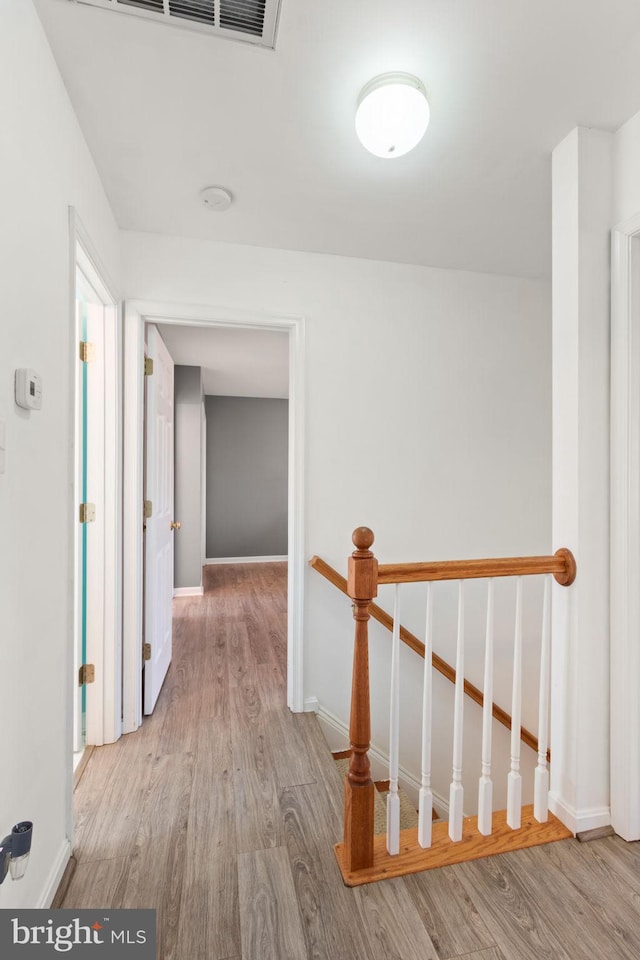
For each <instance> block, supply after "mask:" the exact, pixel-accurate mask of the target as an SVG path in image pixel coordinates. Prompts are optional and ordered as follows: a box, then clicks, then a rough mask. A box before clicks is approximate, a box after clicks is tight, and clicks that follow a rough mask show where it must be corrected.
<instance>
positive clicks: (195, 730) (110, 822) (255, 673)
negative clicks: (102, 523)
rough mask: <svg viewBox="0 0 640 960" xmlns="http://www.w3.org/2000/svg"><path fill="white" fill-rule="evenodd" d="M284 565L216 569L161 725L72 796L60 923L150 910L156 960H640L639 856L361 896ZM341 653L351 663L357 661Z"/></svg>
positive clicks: (456, 875) (190, 613) (91, 772)
mask: <svg viewBox="0 0 640 960" xmlns="http://www.w3.org/2000/svg"><path fill="white" fill-rule="evenodd" d="M286 606H287V605H286V564H283V563H273V564H246V565H220V566H217V565H213V566H208V567H205V595H204V597H198V598H187V599H178V600H176V601H175V607H174V656H173V663H172V666H171V668H170V671H169V674H168V676H167V679H166V682H165V685H164V688H163V690H162V693H161V695H160V698H159V701H158V705H157V707H156V711H155V713H154V714H153V716H151V717H149V718H146V719H145V722H144V724H143V726H142V728H141V729H140V730H139V731H138V732H136V733H135V734H130V735H128V736H125V737H123V738H122V739H121V740H120V741H119V742H118V743H116V744H113V745H110V746H106V747H101V748H98V749H96V750H94V751H93V754H92V756H91V758H90V760H89V762H88V764H87V766H86V769H85V771H84V773H83V775H82V777H81V780H80V783H79V785H78V787H77V789H76V792H75V813H76V839H75V856H76V859H77V867H76V869H75V872H74V874H73V876H72V878H71V881H70V884H69V887H68V889H67V891H66V894H65V896H64V899H63V900H62V902H58V903H56V905H57V906H64V907H75V908H81V907H113V908H115V907H155V908H156V909H157V911H158V943H159V948H158V957H159V958H160V960H312V958H313V960H322V958H324V960H391V958H396V960H446V958H454V957H455V958H458V957H465V958H466V960H539V958H541V957H545V958H549V960H587V958H588V960H593V958H594V957H597V958H598V960H618V958H628V960H635V958H637V957H638V956H639V955H640V924H639V923H638V918H639V907H640V850H639V849H638V846H639V845H638V844H625V843H624V842H623V841H621V840H619V839H618V838H615V837H614V838H607V839H605V840H599V841H595V842H592V843H590V844H578V842H577V841H575V840H567V841H562V842H559V843H555V844H550V845H548V846H547V847H538V848H534V849H531V850H527V851H522V852H520V853H517V854H508V855H503V856H498V857H493V858H489V859H487V860H481V861H476V862H474V863H468V864H463V865H460V866H457V867H447V868H444V869H442V870H435V871H430V872H428V873H425V874H421V875H417V876H413V877H409V878H405V879H401V880H393V881H385V882H382V883H377V884H370V885H368V886H364V887H359V888H356V889H353V890H351V889H348V888H346V887H344V886H343V885H342V881H341V878H340V874H339V871H338V867H337V864H336V861H335V857H334V853H333V843H335V842H336V841H337V840H338V839H340V836H341V829H342V827H341V823H342V784H341V780H340V776H339V774H338V772H337V769H336V765H335V764H334V763H333V761H332V759H331V756H330V754H329V751H328V749H327V746H326V743H325V741H324V738H323V736H322V734H321V732H320V729H319V726H318V724H317V722H316V719H315V717H314V716H313V715H312V714H302V715H300V714H298V715H293V714H291V713H290V712H289V711H288V710H287V708H286V704H285V688H286V683H285V681H286V677H285V674H286ZM345 657H346V655H345Z"/></svg>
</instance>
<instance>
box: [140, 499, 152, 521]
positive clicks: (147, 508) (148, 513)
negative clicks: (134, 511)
mask: <svg viewBox="0 0 640 960" xmlns="http://www.w3.org/2000/svg"><path fill="white" fill-rule="evenodd" d="M142 515H143V517H144V519H145V520H148V519H149V518H150V517H152V516H153V501H152V500H145V501H144V505H143V508H142Z"/></svg>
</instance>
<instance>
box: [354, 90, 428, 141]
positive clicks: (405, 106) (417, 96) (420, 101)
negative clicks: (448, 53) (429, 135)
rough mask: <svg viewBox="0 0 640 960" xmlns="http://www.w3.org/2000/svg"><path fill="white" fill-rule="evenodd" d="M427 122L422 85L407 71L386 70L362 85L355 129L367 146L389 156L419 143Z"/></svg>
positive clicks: (425, 98) (425, 100) (425, 102)
mask: <svg viewBox="0 0 640 960" xmlns="http://www.w3.org/2000/svg"><path fill="white" fill-rule="evenodd" d="M428 125H429V104H428V102H427V96H426V92H425V89H424V87H423V86H422V84H421V83H420V81H419V80H418V78H417V77H412V76H411V75H410V74H408V73H385V74H383V75H382V76H379V77H374V79H373V80H370V81H369V83H368V84H367V85H366V87H364V88H363V90H362V92H361V94H360V97H359V99H358V109H357V111H356V133H357V134H358V138H359V139H360V142H361V143H362V145H363V146H364V147H366V149H367V150H368V151H369V152H370V153H373V154H375V156H376V157H383V158H384V159H386V160H391V159H393V158H395V157H401V156H402V155H403V154H405V153H408V152H409V150H413V148H414V147H415V146H416V145H417V144H418V143H420V141H421V140H422V138H423V136H424V134H425V131H426V129H427V127H428Z"/></svg>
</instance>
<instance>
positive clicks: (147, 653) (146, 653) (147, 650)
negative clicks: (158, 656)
mask: <svg viewBox="0 0 640 960" xmlns="http://www.w3.org/2000/svg"><path fill="white" fill-rule="evenodd" d="M142 659H143V660H151V644H150V643H143V644H142Z"/></svg>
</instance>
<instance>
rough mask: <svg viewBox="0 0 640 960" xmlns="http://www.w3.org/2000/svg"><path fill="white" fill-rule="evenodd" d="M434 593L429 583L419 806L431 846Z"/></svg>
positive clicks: (421, 838)
mask: <svg viewBox="0 0 640 960" xmlns="http://www.w3.org/2000/svg"><path fill="white" fill-rule="evenodd" d="M432 659H433V595H432V589H431V584H430V583H427V618H426V627H425V639H424V683H423V687H422V786H421V787H420V797H419V806H418V843H419V844H420V846H421V847H430V846H431V825H432V823H433V792H432V790H431V713H432V709H431V703H432V699H431V689H432V677H433V664H432Z"/></svg>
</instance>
